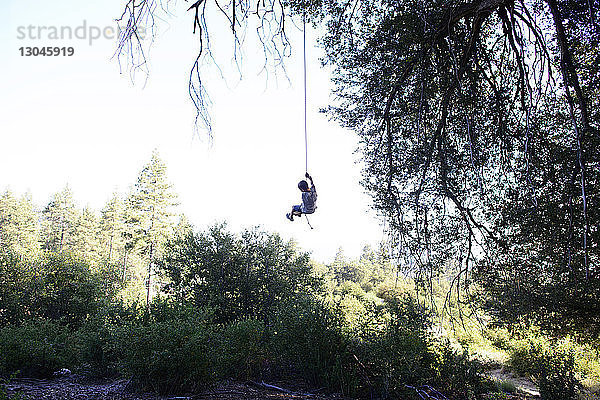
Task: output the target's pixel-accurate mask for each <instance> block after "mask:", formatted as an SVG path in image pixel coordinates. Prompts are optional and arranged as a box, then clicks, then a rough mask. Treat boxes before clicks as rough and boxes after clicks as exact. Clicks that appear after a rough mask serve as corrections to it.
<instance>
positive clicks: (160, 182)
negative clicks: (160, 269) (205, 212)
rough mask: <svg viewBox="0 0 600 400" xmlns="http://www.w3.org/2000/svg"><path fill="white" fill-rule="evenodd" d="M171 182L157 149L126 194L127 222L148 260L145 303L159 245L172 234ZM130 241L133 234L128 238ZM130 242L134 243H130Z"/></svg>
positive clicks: (147, 301) (173, 202) (159, 251)
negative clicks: (128, 213) (128, 214)
mask: <svg viewBox="0 0 600 400" xmlns="http://www.w3.org/2000/svg"><path fill="white" fill-rule="evenodd" d="M175 199H176V195H175V193H174V192H173V191H172V185H171V184H170V183H169V182H168V181H167V171H166V166H165V164H164V163H163V161H162V160H161V159H160V157H159V155H158V152H157V151H156V150H155V151H154V152H153V153H152V157H151V159H150V162H149V163H148V164H146V165H145V166H144V168H143V169H142V171H141V172H140V174H139V176H138V179H137V183H136V184H135V187H134V191H133V192H132V193H131V195H130V196H129V199H128V201H129V202H130V205H131V209H130V211H131V212H132V213H131V215H130V220H129V223H130V224H131V225H132V226H133V227H134V230H135V231H134V232H133V235H134V236H135V244H136V245H137V246H138V248H139V250H140V252H141V254H142V255H144V256H145V257H147V260H148V273H147V281H146V287H147V293H146V303H147V304H149V303H150V297H151V283H152V281H151V279H152V266H153V263H154V260H155V258H156V257H157V256H158V255H160V253H161V251H162V246H163V244H164V243H165V242H166V240H167V238H168V237H169V235H170V234H171V233H172V230H173V226H174V221H173V218H172V217H173V211H172V210H173V207H174V206H175V205H176V204H177V203H176V201H175ZM131 239H132V240H133V237H132V238H131ZM131 243H132V244H133V242H131Z"/></svg>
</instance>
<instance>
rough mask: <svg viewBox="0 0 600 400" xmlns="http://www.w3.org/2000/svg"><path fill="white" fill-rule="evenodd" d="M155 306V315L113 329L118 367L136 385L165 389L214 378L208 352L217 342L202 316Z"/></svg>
mask: <svg viewBox="0 0 600 400" xmlns="http://www.w3.org/2000/svg"><path fill="white" fill-rule="evenodd" d="M160 307H162V308H163V309H162V312H161V313H157V314H158V315H157V316H156V317H155V316H153V315H152V314H149V315H146V316H145V317H144V318H141V319H140V320H137V321H133V322H128V323H125V324H123V325H122V326H120V327H118V328H116V332H115V339H114V340H115V343H114V351H115V356H116V357H117V358H118V359H119V360H120V370H121V372H122V373H123V374H124V375H125V376H128V377H130V378H131V379H132V381H133V382H134V384H135V386H137V387H138V388H139V389H142V390H152V391H155V392H158V393H165V394H168V393H175V392H185V391H196V390H199V389H201V388H203V387H205V386H206V385H207V384H209V383H211V382H213V381H214V380H215V378H216V376H215V370H214V366H213V364H212V359H211V354H212V353H213V351H214V348H215V345H216V344H217V343H216V340H215V338H214V336H213V330H212V329H211V328H210V326H209V324H208V323H207V319H206V316H205V315H204V314H203V313H199V312H194V311H193V310H190V309H187V308H177V307H175V306H169V305H160ZM166 315H171V317H170V318H168V319H166V318H164V317H165V316H166Z"/></svg>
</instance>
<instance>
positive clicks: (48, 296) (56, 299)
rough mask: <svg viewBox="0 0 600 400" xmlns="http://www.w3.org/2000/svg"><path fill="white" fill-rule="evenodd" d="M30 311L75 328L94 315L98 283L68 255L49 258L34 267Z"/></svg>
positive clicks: (85, 266)
mask: <svg viewBox="0 0 600 400" xmlns="http://www.w3.org/2000/svg"><path fill="white" fill-rule="evenodd" d="M36 267H37V270H36V272H35V278H34V283H33V284H34V287H33V292H32V293H31V296H32V300H31V301H32V311H33V312H34V313H35V314H36V315H39V316H41V317H43V318H48V319H52V320H59V321H63V322H65V323H67V324H71V325H78V324H80V323H82V322H83V321H84V320H85V319H86V318H87V317H88V316H90V315H93V314H94V313H96V312H97V310H98V307H99V306H100V303H101V298H102V295H103V294H102V289H101V282H100V281H99V279H98V278H97V277H96V276H95V275H94V274H93V273H92V271H91V270H90V267H89V265H88V264H87V263H86V262H85V261H83V260H80V259H78V258H75V257H72V256H69V255H67V254H50V255H48V256H46V257H44V258H43V259H42V260H40V262H39V264H37V265H36Z"/></svg>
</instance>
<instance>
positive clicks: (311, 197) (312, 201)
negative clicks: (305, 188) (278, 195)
mask: <svg viewBox="0 0 600 400" xmlns="http://www.w3.org/2000/svg"><path fill="white" fill-rule="evenodd" d="M316 209H317V189H316V188H315V185H312V186H311V187H310V192H302V212H303V213H304V214H312V213H314V212H315V210H316Z"/></svg>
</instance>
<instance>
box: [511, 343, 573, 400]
mask: <svg viewBox="0 0 600 400" xmlns="http://www.w3.org/2000/svg"><path fill="white" fill-rule="evenodd" d="M509 362H510V365H511V366H512V367H513V368H514V369H515V370H516V371H517V372H519V373H522V374H529V375H531V376H533V377H534V378H535V379H536V380H537V384H538V387H539V390H540V395H541V397H542V399H558V398H560V399H565V400H568V399H576V398H577V393H578V388H579V387H580V384H579V381H578V379H577V377H576V375H575V354H574V352H573V349H572V348H570V346H569V345H568V343H566V342H559V343H557V342H554V341H550V340H548V339H544V338H542V337H534V336H528V337H526V338H524V339H521V340H520V341H518V342H517V343H516V344H515V345H514V347H513V349H512V352H511V353H510V359H509Z"/></svg>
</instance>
